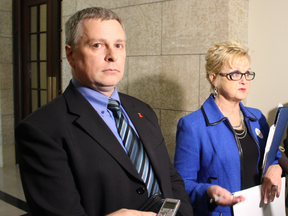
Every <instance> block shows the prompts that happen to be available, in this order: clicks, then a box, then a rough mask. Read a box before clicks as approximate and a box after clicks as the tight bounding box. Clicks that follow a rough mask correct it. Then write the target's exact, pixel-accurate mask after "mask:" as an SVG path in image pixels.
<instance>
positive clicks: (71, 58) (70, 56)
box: [65, 45, 75, 68]
mask: <svg viewBox="0 0 288 216" xmlns="http://www.w3.org/2000/svg"><path fill="white" fill-rule="evenodd" d="M65 50H66V57H67V60H68V62H69V63H70V65H71V67H72V68H74V67H75V63H74V56H73V53H74V50H73V48H72V47H71V46H70V45H66V46H65Z"/></svg>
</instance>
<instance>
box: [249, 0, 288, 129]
mask: <svg viewBox="0 0 288 216" xmlns="http://www.w3.org/2000/svg"><path fill="white" fill-rule="evenodd" d="M287 8H288V1H284V0H277V1H274V0H253V1H250V3H249V34H248V35H249V37H248V44H249V47H250V53H251V58H252V64H251V69H252V70H254V71H255V72H256V78H255V80H253V82H252V86H251V90H250V93H249V96H248V100H247V105H248V106H251V107H256V108H259V109H260V110H261V111H262V112H263V113H264V115H265V116H266V117H267V118H268V123H269V124H270V125H271V124H272V123H273V119H274V114H275V110H276V108H277V106H278V103H282V104H283V105H286V106H288V88H287V87H288V72H287V68H288V67H287V62H288V42H287V41H288V14H287Z"/></svg>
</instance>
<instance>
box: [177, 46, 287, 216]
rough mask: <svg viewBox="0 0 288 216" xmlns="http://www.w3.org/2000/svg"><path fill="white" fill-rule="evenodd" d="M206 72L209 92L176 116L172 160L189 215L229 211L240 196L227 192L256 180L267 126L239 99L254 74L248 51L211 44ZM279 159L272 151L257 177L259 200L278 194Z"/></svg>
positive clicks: (254, 183) (250, 184)
mask: <svg viewBox="0 0 288 216" xmlns="http://www.w3.org/2000/svg"><path fill="white" fill-rule="evenodd" d="M206 72H207V79H208V80H209V82H210V84H211V88H212V89H213V90H214V94H211V95H210V97H209V98H208V99H207V100H206V101H205V102H204V104H203V105H202V107H201V108H200V109H199V110H197V111H195V112H193V113H191V114H189V115H187V116H185V117H183V118H181V119H180V120H179V123H178V126H177V134H176V142H177V144H176V151H175V158H174V164H175V167H176V169H177V170H178V172H179V173H180V174H181V176H182V178H183V179H184V182H185V188H186V190H187V193H188V194H189V196H190V201H191V204H192V205H193V207H194V210H195V211H194V213H195V216H196V215H201V216H203V215H204V216H205V215H223V216H225V215H233V213H232V210H231V209H232V208H231V207H230V206H232V205H234V204H236V203H238V202H241V201H244V200H245V198H244V197H243V196H239V197H235V196H233V195H232V194H231V193H233V192H236V191H239V190H243V189H246V188H249V187H252V186H255V185H259V184H260V183H261V165H262V161H263V154H264V148H265V144H266V139H267V136H268V132H269V126H268V124H267V122H266V119H265V117H264V115H263V114H262V113H261V112H260V111H259V110H257V109H253V108H248V107H245V106H243V104H242V103H241V101H242V100H244V99H245V98H246V97H247V94H248V92H249V88H250V83H251V80H253V79H254V77H255V73H254V72H252V71H251V69H250V56H249V55H248V49H245V48H244V47H242V45H241V44H240V43H238V42H235V41H227V42H224V43H219V44H216V45H214V46H213V47H211V48H210V49H209V50H208V52H207V54H206ZM280 157H281V153H280V152H278V154H277V158H275V161H274V163H273V165H271V166H270V167H269V168H268V170H267V172H266V174H265V177H264V178H263V182H262V195H263V197H264V202H265V203H267V202H268V199H269V194H270V193H271V196H270V197H271V198H270V200H271V201H273V200H274V197H275V195H276V196H277V197H279V195H280V189H281V174H282V169H281V168H280V166H279V165H278V158H280ZM221 213H222V214H221Z"/></svg>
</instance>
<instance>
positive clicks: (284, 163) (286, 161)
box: [278, 156, 288, 173]
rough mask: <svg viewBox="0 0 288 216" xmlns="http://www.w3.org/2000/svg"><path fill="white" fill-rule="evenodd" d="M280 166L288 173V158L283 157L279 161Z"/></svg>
mask: <svg viewBox="0 0 288 216" xmlns="http://www.w3.org/2000/svg"><path fill="white" fill-rule="evenodd" d="M278 163H279V165H280V166H281V167H282V169H283V170H284V172H285V173H288V158H287V157H285V156H283V157H281V158H280V159H279V160H278Z"/></svg>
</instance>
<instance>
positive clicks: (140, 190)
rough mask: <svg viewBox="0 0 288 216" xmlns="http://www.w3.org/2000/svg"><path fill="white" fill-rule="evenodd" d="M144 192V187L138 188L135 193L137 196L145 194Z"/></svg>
mask: <svg viewBox="0 0 288 216" xmlns="http://www.w3.org/2000/svg"><path fill="white" fill-rule="evenodd" d="M145 190H146V188H145V187H143V188H138V189H137V190H136V192H137V193H138V194H143V193H144V192H145Z"/></svg>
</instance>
